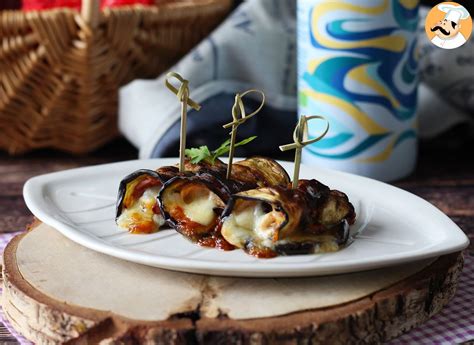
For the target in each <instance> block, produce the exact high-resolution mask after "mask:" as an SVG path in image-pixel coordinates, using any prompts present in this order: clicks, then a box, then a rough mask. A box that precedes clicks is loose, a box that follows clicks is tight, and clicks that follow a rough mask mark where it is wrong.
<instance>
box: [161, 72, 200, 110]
mask: <svg viewBox="0 0 474 345" xmlns="http://www.w3.org/2000/svg"><path fill="white" fill-rule="evenodd" d="M173 78H174V79H177V80H178V81H179V82H180V85H179V88H176V87H175V86H174V85H173V84H171V82H170V80H171V79H173ZM165 85H166V87H167V88H168V89H169V90H170V91H171V92H173V93H174V94H175V95H176V96H177V97H178V100H179V101H180V102H186V104H187V105H189V106H190V107H191V108H193V109H194V110H199V109H201V105H199V104H198V103H196V102H195V101H193V100H192V99H191V98H189V80H186V79H184V78H183V77H182V76H181V75H179V74H178V73H176V72H169V73H168V74H166V80H165Z"/></svg>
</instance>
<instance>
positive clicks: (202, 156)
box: [184, 145, 211, 164]
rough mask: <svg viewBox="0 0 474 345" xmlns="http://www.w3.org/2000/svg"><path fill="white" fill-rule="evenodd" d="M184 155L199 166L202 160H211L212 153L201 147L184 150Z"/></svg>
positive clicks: (205, 147)
mask: <svg viewBox="0 0 474 345" xmlns="http://www.w3.org/2000/svg"><path fill="white" fill-rule="evenodd" d="M184 154H185V155H186V156H188V157H189V158H190V159H191V163H193V164H197V163H199V162H200V161H202V160H206V159H209V158H211V152H210V151H209V148H208V147H207V146H205V145H204V146H200V147H199V148H191V149H186V150H184Z"/></svg>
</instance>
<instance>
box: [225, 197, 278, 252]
mask: <svg viewBox="0 0 474 345" xmlns="http://www.w3.org/2000/svg"><path fill="white" fill-rule="evenodd" d="M278 213H279V212H275V211H273V212H268V213H264V211H263V208H262V204H261V203H260V202H257V203H255V206H254V207H248V208H245V209H243V210H242V211H241V212H238V213H232V214H231V215H230V216H229V217H227V218H226V220H225V222H224V224H223V225H222V230H221V232H222V236H224V238H225V239H226V240H227V241H228V242H229V243H231V244H233V245H234V246H236V247H239V248H243V247H244V246H245V244H246V243H247V242H249V241H251V242H254V243H255V244H257V245H258V246H263V247H266V248H271V249H274V246H275V243H274V238H275V232H276V231H277V230H278V227H279V225H280V222H278V221H277V219H278Z"/></svg>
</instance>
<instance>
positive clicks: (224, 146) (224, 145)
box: [211, 135, 257, 164]
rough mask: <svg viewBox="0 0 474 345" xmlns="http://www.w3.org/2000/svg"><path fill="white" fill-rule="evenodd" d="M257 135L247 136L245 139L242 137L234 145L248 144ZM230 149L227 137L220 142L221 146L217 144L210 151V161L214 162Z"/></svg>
mask: <svg viewBox="0 0 474 345" xmlns="http://www.w3.org/2000/svg"><path fill="white" fill-rule="evenodd" d="M256 137H257V136H256V135H254V136H252V137H249V138H247V139H244V140H242V141H239V142H238V143H236V144H235V147H238V146H243V145H245V144H248V143H249V142H251V141H252V140H254V139H255V138H256ZM229 151H230V139H227V140H226V141H224V142H223V143H222V145H221V146H219V147H218V148H217V149H215V150H214V151H212V157H211V162H212V164H214V162H215V160H216V159H217V158H218V157H220V156H222V155H224V154H226V153H227V152H229Z"/></svg>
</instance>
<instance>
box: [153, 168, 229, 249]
mask: <svg viewBox="0 0 474 345" xmlns="http://www.w3.org/2000/svg"><path fill="white" fill-rule="evenodd" d="M225 182H227V183H225ZM225 182H224V181H222V180H221V179H219V178H218V177H216V176H215V175H214V174H212V173H198V174H196V175H192V174H186V175H180V176H175V177H173V178H171V179H170V180H168V181H167V182H165V183H164V184H163V187H162V188H161V190H160V192H159V193H158V196H157V200H158V205H159V207H160V210H161V214H162V215H163V217H164V219H165V221H166V223H167V224H168V225H169V226H171V227H172V228H174V229H175V230H176V231H178V232H179V233H181V234H182V235H183V236H185V237H187V238H188V239H190V240H191V241H193V242H199V241H200V240H202V239H203V238H205V237H209V236H213V235H215V234H214V231H215V229H216V226H217V224H218V222H217V223H216V224H212V225H210V226H209V227H208V228H207V229H204V231H203V230H199V231H196V230H195V229H193V228H189V227H187V226H186V224H185V223H184V222H183V220H182V219H176V218H174V217H173V216H172V215H171V213H170V209H169V206H170V205H167V204H166V203H165V200H166V193H169V192H173V191H174V189H176V188H180V187H181V186H183V185H185V184H193V183H195V184H202V185H205V187H207V188H208V189H209V191H211V192H212V193H214V194H215V195H216V196H217V197H219V198H220V199H221V200H222V203H223V205H225V204H226V203H227V202H228V201H229V199H230V197H231V195H232V190H235V189H236V188H237V185H236V184H234V183H231V182H229V181H225ZM172 206H173V205H171V207H172ZM222 209H223V207H222ZM215 211H216V217H219V216H220V213H221V212H222V210H215Z"/></svg>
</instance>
